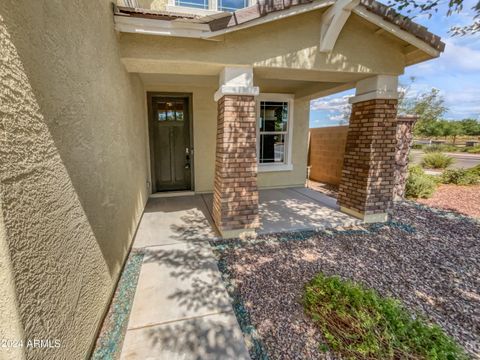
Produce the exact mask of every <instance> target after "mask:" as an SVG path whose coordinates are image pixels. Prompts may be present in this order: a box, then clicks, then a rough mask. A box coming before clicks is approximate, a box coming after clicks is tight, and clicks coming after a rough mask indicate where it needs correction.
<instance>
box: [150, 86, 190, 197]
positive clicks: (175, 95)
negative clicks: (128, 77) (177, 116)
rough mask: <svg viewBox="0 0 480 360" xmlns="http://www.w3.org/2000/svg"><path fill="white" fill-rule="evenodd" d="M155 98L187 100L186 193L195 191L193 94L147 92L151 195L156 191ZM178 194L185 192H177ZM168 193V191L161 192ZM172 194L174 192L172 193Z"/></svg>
mask: <svg viewBox="0 0 480 360" xmlns="http://www.w3.org/2000/svg"><path fill="white" fill-rule="evenodd" d="M155 97H170V98H182V99H187V102H188V122H189V124H188V130H189V131H190V136H189V138H190V144H189V147H190V170H191V171H190V189H187V190H186V191H195V151H194V142H193V94H192V93H184V92H163V91H147V107H148V141H149V147H150V154H149V155H150V181H151V184H152V194H155V193H157V192H159V191H158V189H157V185H156V184H157V180H156V177H155V151H154V136H153V132H154V129H153V124H154V121H153V109H152V100H153V98H155ZM178 191H179V192H185V190H178ZM162 192H169V191H162ZM172 192H174V191H172Z"/></svg>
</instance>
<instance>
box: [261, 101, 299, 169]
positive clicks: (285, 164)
mask: <svg viewBox="0 0 480 360" xmlns="http://www.w3.org/2000/svg"><path fill="white" fill-rule="evenodd" d="M292 111H293V97H292V96H290V95H285V94H261V95H260V96H259V98H258V101H257V113H258V128H257V155H258V163H259V170H260V171H268V170H273V171H275V170H291V168H292V165H291V151H290V150H291V149H290V143H291V133H292V132H291V127H292V124H291V123H292Z"/></svg>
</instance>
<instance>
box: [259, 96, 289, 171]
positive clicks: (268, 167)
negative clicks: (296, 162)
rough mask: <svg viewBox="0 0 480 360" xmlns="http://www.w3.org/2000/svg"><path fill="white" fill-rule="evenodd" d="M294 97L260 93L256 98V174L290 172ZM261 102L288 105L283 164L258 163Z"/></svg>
mask: <svg viewBox="0 0 480 360" xmlns="http://www.w3.org/2000/svg"><path fill="white" fill-rule="evenodd" d="M294 98H295V95H293V94H275V93H271V94H270V93H261V94H260V95H258V96H257V98H256V106H255V107H256V116H257V125H256V126H257V129H256V133H257V165H258V172H272V171H292V170H293V164H292V147H293V146H292V144H293V141H292V139H293V111H294V108H293V103H294ZM262 101H278V102H286V103H287V104H288V123H287V134H286V136H285V148H286V151H285V154H284V156H285V159H284V162H283V163H268V164H261V163H260V109H261V108H260V102H262Z"/></svg>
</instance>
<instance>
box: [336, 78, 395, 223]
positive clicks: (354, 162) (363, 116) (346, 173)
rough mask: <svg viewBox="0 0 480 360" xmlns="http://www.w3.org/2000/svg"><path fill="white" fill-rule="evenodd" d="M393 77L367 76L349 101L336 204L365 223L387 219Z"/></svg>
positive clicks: (391, 179)
mask: <svg viewBox="0 0 480 360" xmlns="http://www.w3.org/2000/svg"><path fill="white" fill-rule="evenodd" d="M394 80H396V78H395V79H394ZM394 80H392V79H391V78H390V77H386V79H384V77H375V78H370V79H367V80H365V81H364V83H361V84H360V85H359V84H357V96H355V97H354V98H353V100H352V103H353V104H352V114H351V116H350V124H349V127H348V134H347V142H346V147H345V157H344V162H343V170H342V178H341V181H340V188H339V194H338V204H339V205H340V208H341V210H342V211H343V212H345V213H348V214H351V215H353V216H356V217H358V218H361V219H363V220H364V221H365V222H381V221H386V220H387V217H388V216H387V211H388V209H389V208H390V206H391V202H392V194H393V187H394V183H395V180H394V172H395V149H396V144H397V141H396V126H397V122H396V115H397V99H396V81H394ZM362 81H363V80H362ZM389 88H390V90H389ZM359 89H360V91H359ZM380 89H381V90H380ZM362 90H363V92H362Z"/></svg>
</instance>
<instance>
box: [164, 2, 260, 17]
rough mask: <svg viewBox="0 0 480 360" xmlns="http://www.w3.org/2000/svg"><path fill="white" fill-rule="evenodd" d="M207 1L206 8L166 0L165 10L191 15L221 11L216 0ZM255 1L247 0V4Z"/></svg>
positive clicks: (252, 3) (253, 3)
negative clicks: (176, 3)
mask: <svg viewBox="0 0 480 360" xmlns="http://www.w3.org/2000/svg"><path fill="white" fill-rule="evenodd" d="M207 2H208V9H201V8H195V7H189V6H180V5H175V0H168V4H167V10H168V11H173V12H177V13H182V14H192V15H201V16H205V15H213V14H218V13H222V12H224V11H221V10H219V9H218V2H219V1H218V0H207ZM256 3H257V0H248V1H247V6H252V5H255V4H256Z"/></svg>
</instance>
